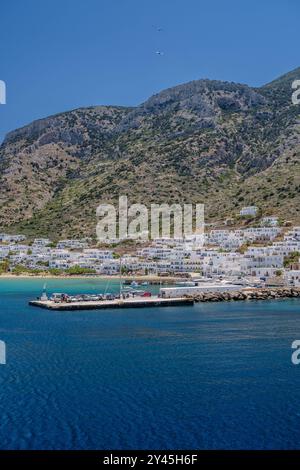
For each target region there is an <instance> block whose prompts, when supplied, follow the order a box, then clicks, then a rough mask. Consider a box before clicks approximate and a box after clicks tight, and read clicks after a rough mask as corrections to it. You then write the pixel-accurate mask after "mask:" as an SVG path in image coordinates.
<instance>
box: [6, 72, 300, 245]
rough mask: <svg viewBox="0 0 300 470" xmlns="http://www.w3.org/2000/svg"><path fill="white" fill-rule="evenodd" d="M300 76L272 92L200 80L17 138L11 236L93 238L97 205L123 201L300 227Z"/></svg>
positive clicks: (11, 137)
mask: <svg viewBox="0 0 300 470" xmlns="http://www.w3.org/2000/svg"><path fill="white" fill-rule="evenodd" d="M298 74H299V75H298ZM297 76H298V77H300V68H297V69H295V70H294V71H292V72H289V73H288V74H285V75H283V76H281V77H279V78H278V79H276V80H274V81H272V82H270V83H268V84H266V85H264V86H263V87H260V88H252V87H249V86H248V85H244V84H236V83H234V82H222V81H218V80H208V79H202V80H194V81H191V82H188V83H186V84H182V85H177V86H176V87H172V88H169V89H166V90H162V91H161V92H159V93H157V94H156V95H153V96H152V97H150V98H149V99H148V100H146V101H145V102H144V103H142V104H141V105H139V106H137V107H121V106H92V107H88V108H77V109H74V110H70V111H67V112H62V113H57V114H55V115H53V116H49V117H47V118H43V119H39V120H37V121H34V122H33V123H31V124H29V125H27V126H23V127H22V128H20V129H17V130H15V131H12V132H10V133H9V134H8V135H7V136H6V137H5V140H4V142H3V143H2V145H1V146H0V169H1V176H0V183H1V188H2V191H1V195H0V224H1V225H2V227H3V228H5V229H7V230H19V231H22V232H26V233H29V234H37V235H38V234H39V235H49V234H52V235H53V236H55V235H57V237H58V236H82V235H93V234H94V230H95V226H96V215H95V210H96V207H97V205H98V204H100V203H101V202H110V201H111V202H115V201H116V200H117V197H118V195H119V194H127V195H128V197H129V200H130V201H132V202H145V203H150V202H158V203H162V202H194V203H195V202H198V203H199V202H204V203H205V204H206V208H207V217H208V220H216V219H220V218H221V217H224V218H225V217H228V216H232V215H235V214H236V213H237V212H238V210H239V208H240V207H241V206H242V205H246V204H252V203H256V204H257V205H259V206H261V207H262V209H263V210H264V211H265V212H266V213H270V212H274V211H275V213H277V214H278V215H280V216H282V215H285V217H290V218H292V219H293V220H295V221H299V222H300V217H299V211H298V207H297V205H298V202H300V199H299V191H298V190H299V188H300V181H299V179H298V174H300V172H299V169H300V137H299V122H300V120H299V106H294V105H292V102H291V95H292V88H291V83H292V81H293V80H294V79H296V78H297ZM254 189H255V191H254Z"/></svg>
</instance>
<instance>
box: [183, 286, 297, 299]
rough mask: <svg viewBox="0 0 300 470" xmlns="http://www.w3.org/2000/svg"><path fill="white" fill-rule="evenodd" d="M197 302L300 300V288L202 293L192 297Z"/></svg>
mask: <svg viewBox="0 0 300 470" xmlns="http://www.w3.org/2000/svg"><path fill="white" fill-rule="evenodd" d="M190 298H192V299H193V300H194V301H195V302H222V301H227V302H230V301H237V300H274V299H288V298H300V287H281V288H255V289H249V288H247V289H241V290H235V291H234V290H232V291H225V292H201V293H195V294H194V295H190Z"/></svg>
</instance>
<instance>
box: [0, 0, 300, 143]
mask: <svg viewBox="0 0 300 470" xmlns="http://www.w3.org/2000/svg"><path fill="white" fill-rule="evenodd" d="M299 18H300V2H299V0H251V1H250V0H249V1H248V0H243V1H242V0H51V1H50V0H43V1H41V0H10V1H8V0H7V1H5V2H1V5H0V21H1V23H0V79H1V80H5V82H6V84H7V104H6V105H4V106H3V105H0V141H1V139H2V138H3V136H4V134H5V133H6V132H7V131H9V130H12V129H15V128H17V127H20V126H22V125H24V124H27V123H29V122H31V121H32V120H34V119H38V118H41V117H45V116H47V115H50V114H54V113H57V112H60V111H64V110H67V109H72V108H76V107H80V106H90V105H96V104H118V105H136V104H138V103H141V102H142V101H144V100H145V99H147V98H148V97H149V96H151V95H152V94H154V93H156V92H158V91H160V90H162V89H164V88H167V87H170V86H173V85H177V84H179V83H183V82H187V81H190V80H194V79H198V78H211V79H221V80H229V81H236V82H241V83H248V84H250V85H254V86H257V85H261V84H264V83H266V82H268V81H271V80H272V79H274V78H276V77H277V76H279V75H281V74H283V73H285V72H288V71H290V70H292V69H294V68H296V67H298V66H299V65H300V59H299V40H300V33H299ZM158 28H162V29H163V30H162V31H158V30H157V29H158ZM157 50H160V51H163V52H164V55H163V56H159V55H156V54H155V51H157Z"/></svg>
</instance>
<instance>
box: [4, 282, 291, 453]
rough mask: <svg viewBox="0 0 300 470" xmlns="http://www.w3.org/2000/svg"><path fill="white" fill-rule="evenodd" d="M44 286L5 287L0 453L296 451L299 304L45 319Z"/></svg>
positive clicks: (61, 288)
mask: <svg viewBox="0 0 300 470" xmlns="http://www.w3.org/2000/svg"><path fill="white" fill-rule="evenodd" d="M43 284H44V281H43V280H39V279H33V280H31V279H29V280H23V279H16V280H15V279H12V280H5V279H2V280H0V339H1V340H3V341H5V342H6V346H7V364H6V365H1V366H0V407H1V419H0V447H1V449H177V448H180V449H191V448H192V449H299V448H300V365H299V366H295V365H293V364H292V363H291V352H292V350H291V343H292V341H293V340H295V339H300V301H299V300H297V299H295V300H287V301H265V302H235V303H210V304H197V305H195V306H194V307H191V306H185V307H164V308H148V309H146V308H145V309H141V310H138V309H123V310H117V309H116V310H104V311H80V312H51V311H47V310H40V309H37V308H34V307H29V306H28V301H29V300H30V299H32V298H35V297H36V296H37V295H39V294H40V292H41V290H42V287H43ZM47 289H48V290H49V292H54V291H55V292H70V293H72V292H73V293H75V292H101V291H104V290H109V291H113V290H116V289H117V283H112V284H111V285H109V286H108V285H107V284H106V283H105V282H103V281H99V280H92V279H90V280H87V281H82V280H56V279H53V280H48V281H47Z"/></svg>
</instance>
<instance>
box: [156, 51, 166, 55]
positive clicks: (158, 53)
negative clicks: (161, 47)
mask: <svg viewBox="0 0 300 470" xmlns="http://www.w3.org/2000/svg"><path fill="white" fill-rule="evenodd" d="M155 54H157V55H164V52H162V51H155Z"/></svg>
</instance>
